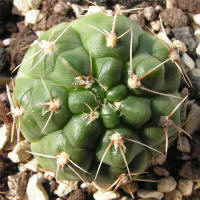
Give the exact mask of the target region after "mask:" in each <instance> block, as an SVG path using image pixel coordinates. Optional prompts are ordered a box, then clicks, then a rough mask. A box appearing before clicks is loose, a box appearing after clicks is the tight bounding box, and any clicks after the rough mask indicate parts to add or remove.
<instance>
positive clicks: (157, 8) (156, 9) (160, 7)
mask: <svg viewBox="0 0 200 200" xmlns="http://www.w3.org/2000/svg"><path fill="white" fill-rule="evenodd" d="M162 10H163V7H162V6H160V5H156V7H155V11H156V12H161V11H162Z"/></svg>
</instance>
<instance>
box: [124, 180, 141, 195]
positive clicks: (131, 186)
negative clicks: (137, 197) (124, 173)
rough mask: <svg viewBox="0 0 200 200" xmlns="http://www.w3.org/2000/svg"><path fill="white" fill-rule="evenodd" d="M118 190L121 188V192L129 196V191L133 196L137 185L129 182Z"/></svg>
mask: <svg viewBox="0 0 200 200" xmlns="http://www.w3.org/2000/svg"><path fill="white" fill-rule="evenodd" d="M120 188H122V190H123V191H124V192H125V193H127V194H130V191H131V193H132V194H134V193H136V192H137V190H138V184H137V183H136V182H131V183H129V184H128V185H126V186H124V185H122V186H120Z"/></svg>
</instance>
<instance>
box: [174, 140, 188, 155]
mask: <svg viewBox="0 0 200 200" xmlns="http://www.w3.org/2000/svg"><path fill="white" fill-rule="evenodd" d="M176 148H177V149H178V150H179V151H180V152H184V153H190V151H191V147H190V143H189V141H188V139H187V138H186V137H185V136H180V137H179V138H178V142H177V146H176Z"/></svg>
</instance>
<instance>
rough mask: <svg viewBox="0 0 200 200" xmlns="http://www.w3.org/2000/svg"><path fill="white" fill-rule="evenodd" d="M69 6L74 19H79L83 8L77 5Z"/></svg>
mask: <svg viewBox="0 0 200 200" xmlns="http://www.w3.org/2000/svg"><path fill="white" fill-rule="evenodd" d="M71 6H72V10H73V12H74V14H75V15H76V18H80V17H81V16H82V14H83V12H84V9H83V7H82V6H79V5H78V4H72V5H71Z"/></svg>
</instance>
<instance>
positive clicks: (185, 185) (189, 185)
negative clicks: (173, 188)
mask: <svg viewBox="0 0 200 200" xmlns="http://www.w3.org/2000/svg"><path fill="white" fill-rule="evenodd" d="M193 185H194V183H193V182H192V181H191V180H186V179H181V180H179V183H178V188H179V189H180V191H181V193H182V195H183V196H190V195H191V194H192V190H193Z"/></svg>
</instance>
